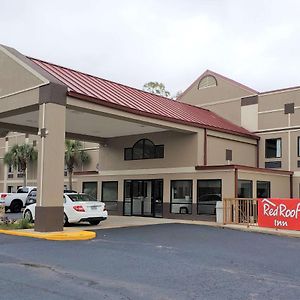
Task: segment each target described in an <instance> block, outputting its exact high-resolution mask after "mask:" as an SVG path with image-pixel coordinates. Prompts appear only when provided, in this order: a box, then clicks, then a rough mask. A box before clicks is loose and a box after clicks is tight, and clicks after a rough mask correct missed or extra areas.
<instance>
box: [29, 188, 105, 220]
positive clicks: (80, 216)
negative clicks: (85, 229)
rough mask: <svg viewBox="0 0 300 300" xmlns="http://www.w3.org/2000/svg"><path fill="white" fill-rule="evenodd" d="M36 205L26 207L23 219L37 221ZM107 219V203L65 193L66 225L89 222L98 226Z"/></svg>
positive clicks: (77, 194) (86, 196) (85, 195)
mask: <svg viewBox="0 0 300 300" xmlns="http://www.w3.org/2000/svg"><path fill="white" fill-rule="evenodd" d="M35 207H36V203H34V204H30V205H28V206H26V208H25V209H24V212H23V218H24V219H27V220H28V221H30V222H34V220H35ZM106 219H107V210H106V208H105V203H103V202H100V201H97V200H96V199H94V198H92V197H91V196H89V195H87V194H79V193H64V225H67V224H68V223H79V222H89V223H90V224H91V225H98V224H99V223H100V221H103V220H106Z"/></svg>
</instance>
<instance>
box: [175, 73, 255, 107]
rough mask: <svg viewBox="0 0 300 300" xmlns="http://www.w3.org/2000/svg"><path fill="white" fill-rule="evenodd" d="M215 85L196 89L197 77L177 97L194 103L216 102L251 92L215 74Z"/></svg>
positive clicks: (247, 94) (243, 95) (182, 100)
mask: <svg viewBox="0 0 300 300" xmlns="http://www.w3.org/2000/svg"><path fill="white" fill-rule="evenodd" d="M207 75H209V74H207ZM215 78H216V80H217V86H215V87H208V88H204V89H200V90H198V84H199V81H200V80H201V79H202V78H199V79H198V80H197V81H196V82H194V83H193V84H192V86H191V87H190V88H189V89H188V90H187V91H186V92H185V93H184V94H183V95H182V96H181V97H180V98H179V101H181V102H185V103H190V104H194V105H203V104H205V103H210V102H217V101H222V100H228V99H236V98H238V99H240V98H241V97H245V96H249V95H251V94H253V93H252V92H249V91H247V90H246V89H243V88H241V87H240V86H238V85H235V84H233V83H232V82H230V81H228V80H225V79H224V78H222V77H219V76H217V75H216V76H215Z"/></svg>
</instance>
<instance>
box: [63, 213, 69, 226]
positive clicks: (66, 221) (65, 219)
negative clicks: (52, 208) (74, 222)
mask: <svg viewBox="0 0 300 300" xmlns="http://www.w3.org/2000/svg"><path fill="white" fill-rule="evenodd" d="M69 224H70V223H69V221H68V217H67V215H66V214H65V213H64V226H68V225H69Z"/></svg>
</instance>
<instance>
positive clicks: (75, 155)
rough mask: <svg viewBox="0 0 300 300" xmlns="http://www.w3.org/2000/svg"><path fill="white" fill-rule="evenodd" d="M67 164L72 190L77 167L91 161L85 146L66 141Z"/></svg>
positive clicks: (77, 142)
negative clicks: (74, 172)
mask: <svg viewBox="0 0 300 300" xmlns="http://www.w3.org/2000/svg"><path fill="white" fill-rule="evenodd" d="M65 147H66V151H65V164H66V166H67V171H68V176H69V189H70V190H72V176H73V171H74V168H75V167H78V166H80V165H82V164H87V163H88V162H89V161H90V156H89V154H88V153H87V152H86V151H85V150H84V149H83V145H82V143H81V142H79V141H73V140H66V141H65Z"/></svg>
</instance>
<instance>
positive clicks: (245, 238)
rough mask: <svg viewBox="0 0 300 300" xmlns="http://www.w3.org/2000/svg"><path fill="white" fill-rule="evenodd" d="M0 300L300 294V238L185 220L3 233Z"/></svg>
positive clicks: (293, 296) (284, 296) (292, 296)
mask: <svg viewBox="0 0 300 300" xmlns="http://www.w3.org/2000/svg"><path fill="white" fill-rule="evenodd" d="M0 244H1V247H0V265H1V273H0V290H1V298H2V299H20V298H25V299H85V298H88V299H299V298H300V261H299V251H300V241H299V239H293V238H285V237H277V236H271V235H265V234H257V233H245V232H240V231H234V230H228V229H221V228H213V227H206V226H197V225H187V224H160V225H149V226H141V227H130V228H116V229H102V230H98V231H97V238H96V239H94V240H90V241H84V242H53V241H45V240H37V239H31V238H21V237H14V236H5V235H0Z"/></svg>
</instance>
